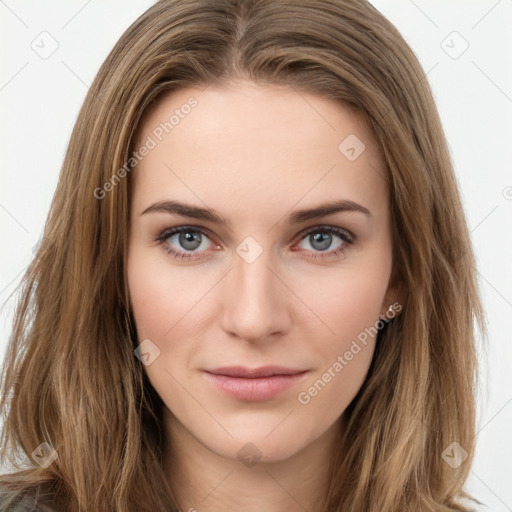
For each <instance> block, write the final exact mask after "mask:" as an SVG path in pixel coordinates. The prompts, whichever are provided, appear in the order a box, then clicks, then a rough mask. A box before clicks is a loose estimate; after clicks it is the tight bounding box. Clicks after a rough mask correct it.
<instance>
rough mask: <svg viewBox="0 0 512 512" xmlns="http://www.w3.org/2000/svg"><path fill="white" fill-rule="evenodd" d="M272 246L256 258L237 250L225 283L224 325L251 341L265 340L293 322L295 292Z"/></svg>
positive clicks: (234, 334) (278, 333)
mask: <svg viewBox="0 0 512 512" xmlns="http://www.w3.org/2000/svg"><path fill="white" fill-rule="evenodd" d="M275 267H276V265H275V262H273V261H272V254H271V251H270V250H264V251H263V252H262V253H261V254H260V255H259V256H258V257H257V258H256V259H255V260H254V261H251V260H250V259H249V260H246V259H244V258H243V257H241V256H240V255H239V254H238V253H236V252H235V253H234V254H233V269H232V271H231V272H229V273H228V275H227V276H226V278H225V279H224V283H223V287H224V288H223V291H222V293H223V296H224V300H223V311H222V313H221V315H222V316H221V321H222V327H223V329H224V330H225V331H226V332H228V333H229V334H230V335H231V336H236V337H238V338H240V339H243V340H246V341H248V342H250V343H264V342H266V341H269V340H271V339H272V340H275V338H276V336H282V335H283V334H285V333H286V332H287V331H288V330H289V329H290V326H291V315H290V311H289V308H290V307H291V305H292V297H291V296H292V292H291V291H290V290H289V289H288V288H287V287H286V285H285V284H284V283H283V279H282V277H280V276H279V272H278V271H276V269H275Z"/></svg>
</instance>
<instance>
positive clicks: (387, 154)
mask: <svg viewBox="0 0 512 512" xmlns="http://www.w3.org/2000/svg"><path fill="white" fill-rule="evenodd" d="M239 77H246V78H249V79H250V80H253V81H254V82H257V83H268V84H288V85H289V86H291V87H293V88H295V89H296V90H297V91H298V92H300V91H304V92H311V93H317V94H320V95H323V96H325V97H327V98H330V99H332V100H334V101H337V102H340V103H343V104H350V105H353V106H355V107H356V108H357V109H359V111H361V112H362V113H363V115H364V116H365V118H366V121H367V123H368V125H369V126H370V127H371V129H372V130H373V132H374V134H375V137H376V139H377V141H378V142H379V144H380V146H381V148H382V154H383V155H384V159H385V163H386V165H387V170H388V176H387V181H388V184H389V190H390V202H391V205H390V206H391V212H392V219H393V220H392V222H393V257H394V271H395V272H396V275H397V278H398V279H399V282H400V283H401V286H402V288H403V290H404V294H405V301H404V305H403V306H404V307H403V311H402V314H401V315H400V316H398V317H397V318H395V319H394V320H393V321H392V322H391V323H390V324H389V325H387V327H386V328H385V329H384V330H383V331H382V332H381V333H379V338H378V343H377V347H376V351H375V354H374V359H373V361H372V365H371V368H370V371H369V373H368V375H367V378H366V380H365V382H364V384H363V386H362V388H361V389H360V391H359V393H358V395H357V396H356V398H355V399H354V400H353V401H352V403H351V404H350V406H349V407H348V408H347V410H346V411H345V413H344V414H343V416H342V421H343V425H344V427H345V428H344V429H343V435H341V434H340V438H339V446H338V447H337V450H336V452H335V453H334V455H333V457H332V460H331V466H330V481H329V487H328V489H329V490H328V495H327V496H326V501H325V505H324V508H323V510H324V511H325V512H335V511H337V510H340V511H343V512H361V511H377V510H379V511H381V510H389V511H396V512H398V511H405V510H411V511H413V510H414V511H449V510H457V511H467V510H471V509H469V508H467V505H464V504H463V499H465V498H471V497H470V496H469V495H468V494H467V493H466V492H465V491H464V489H463V486H464V482H465V480H466V478H467V476H468V473H469V470H470V466H471V461H472V458H473V453H474V448H475V390H476V383H477V358H476V346H475V344H476V333H475V331H474V329H475V327H474V321H475V320H476V324H477V325H478V326H479V327H480V329H481V331H482V332H485V319H484V315H483V311H482V307H481V303H480V299H479V292H478V287H477V283H476V278H475V274H476V270H475V260H474V255H473V250H472V247H471V241H470V237H469V233H468V229H467V225H466V220H465V216H464V212H463V208H462V206H461V200H460V197H459V192H458V188H457V183H456V179H455V177H454V172H453V168H452V164H451V161H450V155H449V152H448V149H447V145H446V141H445V136H444V133H443V130H442V127H441V124H440V120H439V116H438V113H437V110H436V107H435V104H434V101H433V98H432V94H431V91H430V88H429V85H428V83H427V80H426V78H425V75H424V72H423V71H422V69H421V66H420V64H419V63H418V60H417V58H416V57H415V55H414V54H413V52H412V50H411V49H410V48H409V47H408V45H407V44H406V43H405V41H404V40H403V38H402V37H401V36H400V34H399V33H398V32H397V30H396V29H395V28H394V26H393V25H392V24H391V23H390V22H389V21H387V20H386V19H385V18H384V17H383V16H382V15H381V14H380V13H379V12H378V11H377V10H376V9H375V8H373V7H372V6H371V5H370V4H369V3H368V2H365V1H362V0H163V1H160V2H157V3H156V4H155V5H154V6H152V7H151V8H150V9H148V10H147V11H146V12H145V13H144V14H143V15H142V16H141V17H140V18H139V19H137V20H136V21H135V22H134V23H133V24H132V25H131V26H130V27H129V28H128V29H127V30H126V32H125V33H124V34H123V35H122V37H121V39H120V40H119V41H118V43H117V44H116V45H115V47H114V48H113V50H112V51H111V53H110V54H109V56H108V57H107V59H106V60H105V62H104V64H103V65H102V67H101V69H100V70H99V73H98V75H97V76H96V78H95V80H94V82H93V84H92V85H91V87H90V90H89V92H88V94H87V97H86V99H85V101H84V104H83V106H82V109H81V111H80V114H79V116H78V119H77V122H76V125H75V127H74V130H73V133H72V136H71V140H70V143H69V147H68V150H67V153H66V156H65V160H64V163H63V166H62V170H61V174H60V178H59V182H58V185H57V189H56V192H55V196H54V199H53V202H52V206H51V210H50V213H49V216H48V219H47V222H46V225H45V230H44V238H43V239H42V242H41V245H40V247H39V250H38V251H37V254H36V256H35V258H34V260H33V261H32V263H31V264H30V266H29V267H28V269H27V271H26V274H25V276H24V279H23V281H22V289H21V293H22V294H21V298H20V301H19V305H18V308H17V311H16V314H15V320H14V325H13V331H12V335H11V338H10V340H9V345H8V349H7V353H6V357H5V360H4V365H3V374H2V394H1V406H2V414H3V420H4V430H3V432H2V438H1V439H2V443H1V459H2V462H3V463H5V461H9V462H10V463H11V464H12V466H13V469H15V470H16V471H13V472H12V473H11V474H10V475H3V476H2V478H1V482H3V483H4V485H8V487H9V489H11V490H15V489H19V490H20V491H23V492H27V491H29V490H33V489H37V490H38V491H40V492H41V496H42V497H43V496H47V497H50V496H52V495H53V496H55V497H56V498H55V506H56V507H58V509H59V510H66V511H69V512H75V511H76V512H78V511H79V510H80V511H94V512H98V511H101V512H103V511H116V512H130V511H134V512H135V511H137V512H144V511H148V512H149V511H151V512H154V511H155V510H159V511H160V510H169V508H170V506H172V505H174V506H176V505H177V504H176V502H175V500H174V498H173V496H172V492H171V489H170V485H169V478H170V477H172V475H166V474H165V473H164V471H163V469H162V460H163V459H162V458H163V453H164V452H165V450H166V446H167V445H166V443H167V442H168V441H167V439H166V437H165V433H164V431H163V423H162V408H163V403H162V401H161V399H160V398H159V397H158V395H156V393H155V391H154V390H153V389H152V387H151V385H150V384H149V382H148V380H147V378H146V376H145V373H144V369H143V365H142V364H141V363H140V361H139V360H138V359H137V358H136V357H134V353H133V351H134V348H135V347H137V345H138V343H139V341H138V340H137V335H136V330H135V325H134V322H133V317H132V314H131V311H130V301H129V293H128V289H127V282H126V274H125V261H126V251H127V242H128V240H127V237H128V223H129V218H130V211H129V207H128V205H129V199H130V193H131V192H130V187H131V185H130V184H131V182H132V180H131V174H133V173H134V172H137V170H136V162H135V161H134V160H133V151H134V149H135V148H134V138H135V137H134V135H135V134H136V131H137V128H138V126H139V125H140V120H141V117H142V116H143V114H144V112H145V111H146V110H147V108H148V107H149V106H150V105H151V104H153V103H154V102H155V100H156V99H157V98H158V97H159V96H160V95H161V94H162V93H163V92H164V91H170V90H176V89H181V88H185V87H187V86H191V85H198V84H204V85H207V84H209V83H211V82H213V81H214V80H215V81H218V82H223V81H229V80H232V79H236V78H239ZM131 158H132V160H130V159H131ZM128 162H129V163H130V165H129V166H127V163H128ZM121 169H124V172H122V171H120V170H121ZM106 183H110V184H111V185H110V186H108V185H107V186H105V184H106ZM43 442H46V443H48V445H45V446H46V448H41V447H40V445H41V443H43ZM453 443H457V444H453ZM48 447H50V448H53V449H54V450H55V451H56V454H57V458H56V459H55V460H54V461H53V462H52V463H51V464H50V465H49V466H48V467H42V466H41V465H38V464H37V463H36V462H35V456H34V455H33V452H34V450H36V449H37V450H43V453H44V450H47V449H48ZM446 450H448V452H446ZM450 450H451V451H450ZM454 450H455V451H456V452H457V454H458V456H459V458H460V459H461V461H462V460H463V459H464V460H463V461H462V463H461V464H458V465H457V464H449V463H448V462H447V457H446V453H449V457H452V456H453V453H454ZM460 454H464V455H463V456H461V455H460ZM466 456H467V458H466ZM342 475H343V478H342ZM472 499H473V498H472ZM473 500H474V501H476V502H478V501H477V500H475V499H473Z"/></svg>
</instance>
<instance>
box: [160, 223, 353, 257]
mask: <svg viewBox="0 0 512 512" xmlns="http://www.w3.org/2000/svg"><path fill="white" fill-rule="evenodd" d="M187 231H191V232H194V233H201V234H202V235H204V236H205V237H207V238H209V233H208V232H207V231H205V230H204V229H202V228H199V227H195V226H179V227H176V228H171V229H166V230H164V231H162V233H160V235H159V236H158V237H157V239H156V241H157V242H158V244H159V245H163V244H164V243H165V242H166V241H167V240H168V239H169V238H170V237H171V236H172V235H175V234H177V233H183V232H187ZM313 233H329V234H334V235H336V236H338V237H339V238H341V240H343V242H344V243H343V245H341V246H340V247H339V248H338V249H336V250H334V251H325V252H324V251H317V252H316V253H314V255H309V256H307V257H308V258H311V259H316V258H329V257H336V256H339V255H341V254H343V253H344V252H345V250H346V249H347V246H348V245H352V244H353V243H354V242H355V241H356V236H355V235H353V234H352V233H350V232H349V231H347V230H346V229H341V228H336V227H334V226H314V227H312V228H308V229H306V230H305V231H302V232H301V233H299V235H298V237H299V241H302V240H303V239H304V238H306V237H307V236H309V235H311V234H313ZM165 251H166V252H167V253H168V254H171V255H174V257H175V258H181V259H188V260H190V259H196V258H198V257H199V256H196V254H197V253H195V252H186V251H176V250H174V249H171V248H168V247H166V248H165ZM199 254H200V253H199Z"/></svg>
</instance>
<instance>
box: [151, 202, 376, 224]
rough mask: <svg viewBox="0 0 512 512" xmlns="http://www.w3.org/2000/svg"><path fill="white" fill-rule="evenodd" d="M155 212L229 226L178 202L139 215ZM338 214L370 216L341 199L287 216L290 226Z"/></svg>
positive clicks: (215, 215) (219, 218) (222, 219)
mask: <svg viewBox="0 0 512 512" xmlns="http://www.w3.org/2000/svg"><path fill="white" fill-rule="evenodd" d="M155 212H158V213H175V214H177V215H181V216H183V217H191V218H193V219H198V220H203V221H208V222H212V223H213V224H220V225H223V226H230V222H229V220H228V219H226V218H225V217H222V216H221V215H219V214H218V213H216V212H215V210H212V209H208V208H201V207H198V206H194V205H190V204H185V203H182V202H180V201H158V202H157V203H153V204H151V205H150V206H148V207H147V208H146V209H145V210H144V211H143V212H142V213H141V215H144V214H146V213H155ZM339 212H360V213H364V214H365V215H367V216H368V217H371V216H372V214H371V212H370V210H368V208H365V207H364V206H362V205H360V204H358V203H355V202H354V201H349V200H347V199H342V200H339V201H331V202H328V203H325V204H321V205H319V206H316V207H314V208H307V209H304V210H297V211H295V212H293V213H292V214H291V215H290V216H289V218H288V222H289V223H290V224H300V223H301V222H306V221H308V220H313V219H318V218H320V217H326V216H328V215H333V214H335V213H339Z"/></svg>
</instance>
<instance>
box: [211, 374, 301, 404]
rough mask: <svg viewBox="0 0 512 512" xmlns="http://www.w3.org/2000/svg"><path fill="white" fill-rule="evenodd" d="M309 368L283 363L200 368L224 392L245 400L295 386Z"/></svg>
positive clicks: (276, 392) (273, 394) (268, 395)
mask: <svg viewBox="0 0 512 512" xmlns="http://www.w3.org/2000/svg"><path fill="white" fill-rule="evenodd" d="M308 371H309V370H296V369H292V368H285V367H282V366H263V367H259V368H247V367H244V366H227V367H222V368H214V369H211V370H203V373H204V375H205V377H206V378H207V379H208V381H209V382H211V383H212V384H213V385H215V386H216V387H217V388H218V389H220V390H221V391H223V392H224V393H226V394H227V395H229V396H231V397H233V398H237V399H238V400H246V401H262V400H270V399H271V398H274V397H275V396H277V395H279V394H280V393H282V392H284V391H286V390H287V389H290V388H291V387H293V386H294V385H296V384H297V383H298V382H299V381H300V380H302V379H303V377H304V376H305V375H306V373H308Z"/></svg>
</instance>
